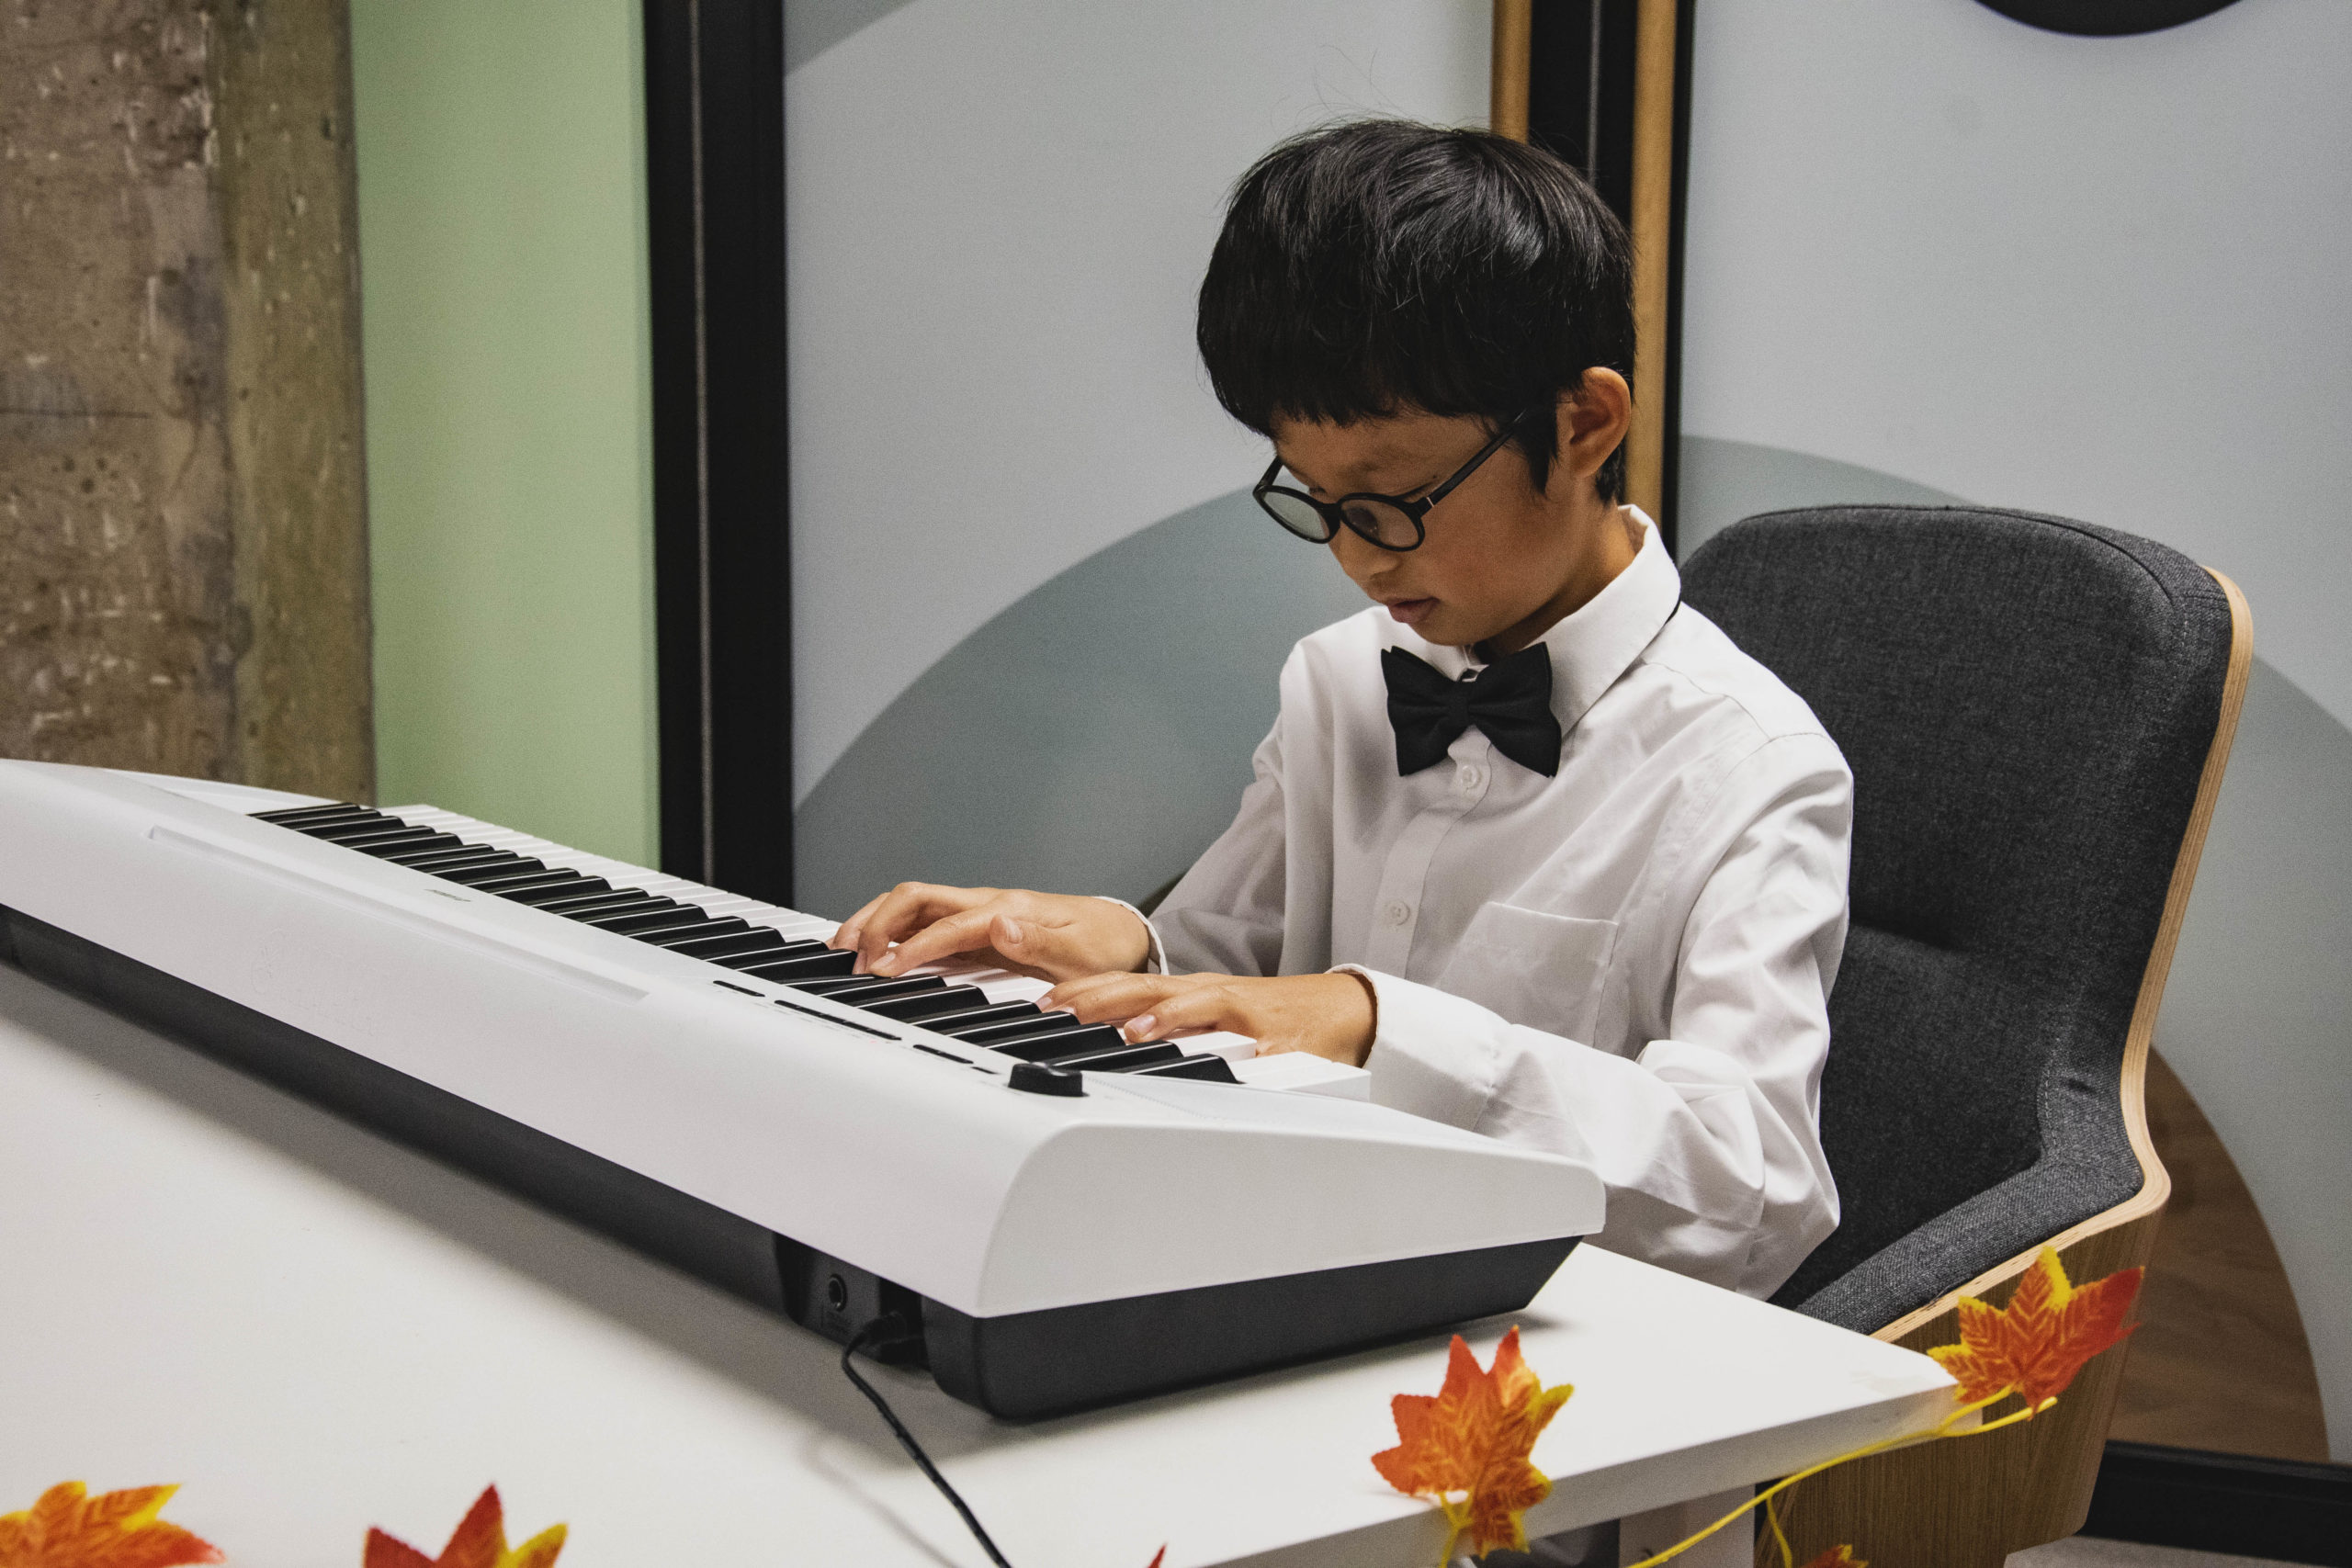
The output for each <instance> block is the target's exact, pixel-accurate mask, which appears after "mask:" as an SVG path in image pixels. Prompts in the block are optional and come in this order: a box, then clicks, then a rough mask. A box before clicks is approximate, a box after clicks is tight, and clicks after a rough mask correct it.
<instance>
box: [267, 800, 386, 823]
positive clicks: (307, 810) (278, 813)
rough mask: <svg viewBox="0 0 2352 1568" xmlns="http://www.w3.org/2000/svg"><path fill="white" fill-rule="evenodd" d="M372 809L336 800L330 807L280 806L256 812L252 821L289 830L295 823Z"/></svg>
mask: <svg viewBox="0 0 2352 1568" xmlns="http://www.w3.org/2000/svg"><path fill="white" fill-rule="evenodd" d="M374 809H375V807H371V806H354V805H352V804H351V802H349V801H347V800H338V801H336V802H334V804H333V805H331V806H281V807H278V808H277V810H275V811H256V812H254V820H255V821H257V822H274V823H276V824H277V826H278V827H280V828H291V827H293V826H295V825H296V824H297V823H308V822H322V821H324V820H325V819H326V818H330V817H343V816H347V815H349V814H351V813H354V812H360V811H372V810H374Z"/></svg>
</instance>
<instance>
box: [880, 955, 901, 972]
mask: <svg viewBox="0 0 2352 1568" xmlns="http://www.w3.org/2000/svg"><path fill="white" fill-rule="evenodd" d="M898 967H899V955H898V954H897V953H884V954H883V955H882V956H881V957H879V958H877V959H876V960H875V961H874V973H876V975H888V974H889V973H891V972H892V971H894V970H896V969H897V968H898Z"/></svg>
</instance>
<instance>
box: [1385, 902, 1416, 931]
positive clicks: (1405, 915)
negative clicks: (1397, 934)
mask: <svg viewBox="0 0 2352 1568" xmlns="http://www.w3.org/2000/svg"><path fill="white" fill-rule="evenodd" d="M1381 913H1383V914H1385V915H1386V916H1387V917H1388V923H1389V924H1390V925H1392V926H1401V925H1403V924H1404V923H1405V922H1406V921H1407V920H1409V919H1412V918H1413V907H1412V906H1411V905H1410V904H1408V903H1406V902H1405V901H1404V900H1403V899H1401V898H1392V899H1390V900H1389V901H1388V908H1385V909H1384V910H1382V911H1381Z"/></svg>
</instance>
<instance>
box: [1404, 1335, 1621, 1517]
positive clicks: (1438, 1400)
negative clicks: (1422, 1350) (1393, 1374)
mask: <svg viewBox="0 0 2352 1568" xmlns="http://www.w3.org/2000/svg"><path fill="white" fill-rule="evenodd" d="M1575 1392H1576V1391H1575V1389H1573V1388H1572V1387H1570V1386H1569V1385H1568V1384H1566V1383H1562V1384H1560V1385H1559V1386H1557V1387H1555V1388H1545V1387H1544V1384H1543V1383H1542V1382H1540V1381H1539V1380H1538V1379H1537V1378H1536V1376H1535V1374H1534V1373H1533V1372H1532V1371H1529V1370H1528V1367H1527V1363H1526V1361H1525V1360H1523V1359H1521V1356H1520V1351H1519V1330H1518V1329H1517V1328H1513V1329H1512V1330H1511V1331H1510V1333H1509V1334H1506V1335H1504V1336H1503V1342H1502V1343H1501V1344H1500V1345H1499V1346H1498V1347H1496V1348H1495V1362H1494V1366H1493V1367H1492V1368H1491V1369H1482V1368H1481V1367H1480V1366H1479V1365H1478V1359H1477V1358H1476V1356H1473V1355H1472V1354H1471V1353H1470V1347H1469V1346H1467V1345H1465V1344H1464V1343H1463V1342H1462V1337H1461V1336H1460V1335H1458V1334H1457V1335H1455V1336H1454V1337H1453V1350H1452V1353H1451V1355H1450V1356H1449V1358H1448V1359H1447V1361H1446V1368H1445V1382H1444V1385H1443V1386H1442V1387H1441V1388H1440V1389H1439V1390H1438V1392H1437V1394H1436V1397H1434V1398H1432V1397H1430V1395H1428V1394H1425V1393H1400V1394H1398V1395H1397V1397H1396V1398H1395V1399H1394V1400H1392V1401H1390V1402H1389V1409H1390V1411H1391V1413H1392V1414H1393V1415H1394V1416H1396V1419H1397V1437H1398V1438H1400V1439H1402V1440H1401V1441H1400V1442H1399V1443H1398V1444H1397V1447H1395V1448H1393V1449H1386V1450H1382V1451H1381V1452H1379V1453H1376V1454H1374V1455H1373V1456H1372V1463H1373V1468H1374V1469H1375V1470H1377V1471H1379V1472H1380V1475H1381V1479H1382V1480H1384V1481H1385V1482H1387V1483H1388V1484H1389V1485H1391V1486H1394V1487H1395V1488H1397V1491H1399V1492H1409V1493H1411V1494H1413V1495H1415V1496H1419V1497H1427V1498H1429V1499H1430V1500H1431V1501H1432V1502H1434V1503H1436V1504H1437V1506H1439V1507H1440V1508H1441V1509H1442V1510H1443V1511H1444V1514H1445V1518H1446V1523H1447V1524H1448V1525H1450V1526H1451V1527H1452V1529H1450V1530H1449V1532H1448V1533H1447V1536H1446V1541H1445V1555H1446V1556H1448V1557H1451V1556H1452V1555H1453V1545H1454V1542H1455V1540H1458V1539H1460V1538H1461V1537H1463V1536H1464V1535H1467V1536H1468V1537H1469V1540H1470V1550H1471V1551H1474V1552H1477V1553H1480V1554H1481V1555H1483V1554H1484V1553H1486V1552H1488V1551H1495V1550H1496V1549H1497V1548H1498V1547H1508V1548H1510V1550H1511V1551H1525V1550H1526V1549H1527V1530H1526V1529H1525V1527H1524V1526H1523V1524H1522V1523H1521V1516H1522V1515H1524V1514H1525V1513H1526V1512H1527V1510H1528V1509H1530V1508H1532V1507H1533V1506H1535V1505H1536V1504H1538V1503H1540V1502H1542V1501H1543V1500H1544V1498H1545V1497H1547V1496H1549V1495H1551V1492H1552V1483H1551V1482H1550V1481H1549V1480H1547V1479H1545V1477H1544V1472H1542V1471H1540V1470H1538V1469H1536V1468H1535V1466H1534V1465H1532V1464H1531V1463H1529V1462H1528V1455H1529V1454H1530V1453H1532V1451H1533V1450H1534V1448H1535V1438H1536V1435H1537V1434H1538V1433H1540V1432H1542V1431H1543V1430H1544V1427H1547V1426H1549V1425H1550V1424H1551V1420H1552V1417H1553V1416H1555V1415H1557V1414H1558V1413H1559V1409H1560V1406H1561V1405H1563V1404H1566V1403H1567V1399H1568V1395H1569V1394H1571V1393H1575Z"/></svg>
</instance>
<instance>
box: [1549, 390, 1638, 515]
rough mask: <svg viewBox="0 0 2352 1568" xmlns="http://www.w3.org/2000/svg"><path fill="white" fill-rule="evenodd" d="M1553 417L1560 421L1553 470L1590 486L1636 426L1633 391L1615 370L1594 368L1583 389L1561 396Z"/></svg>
mask: <svg viewBox="0 0 2352 1568" xmlns="http://www.w3.org/2000/svg"><path fill="white" fill-rule="evenodd" d="M1553 417H1554V418H1555V419H1556V420H1557V421H1558V422H1559V423H1558V434H1557V435H1556V437H1555V439H1556V441H1557V443H1558V445H1557V446H1555V451H1556V452H1557V453H1558V456H1557V457H1555V458H1554V460H1553V465H1552V466H1553V470H1554V471H1555V473H1556V472H1558V471H1560V470H1562V469H1565V470H1566V472H1567V474H1568V476H1569V477H1570V478H1571V479H1575V480H1576V481H1577V483H1578V484H1586V483H1589V482H1590V481H1591V479H1592V477H1593V475H1595V474H1597V473H1599V472H1600V465H1601V464H1603V463H1605V462H1607V461H1608V460H1609V455H1610V454H1611V452H1614V451H1616V450H1617V448H1618V447H1619V446H1622V445H1623V444H1624V440H1625V432H1626V431H1627V430H1629V429H1631V428H1632V427H1633V423H1634V389H1632V388H1631V387H1628V386H1627V385H1626V384H1625V378H1623V376H1620V375H1619V374H1617V372H1616V371H1614V370H1611V369H1608V368H1606V367H1601V366H1595V367H1593V368H1591V369H1589V370H1588V371H1586V372H1585V373H1584V385H1583V386H1581V387H1579V388H1578V389H1577V390H1576V391H1574V392H1564V393H1562V394H1561V396H1560V400H1559V403H1558V405H1557V406H1556V407H1555V409H1554V411H1553ZM1544 488H1545V489H1546V490H1549V489H1550V488H1551V487H1550V486H1549V485H1546V486H1545V487H1544Z"/></svg>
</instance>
